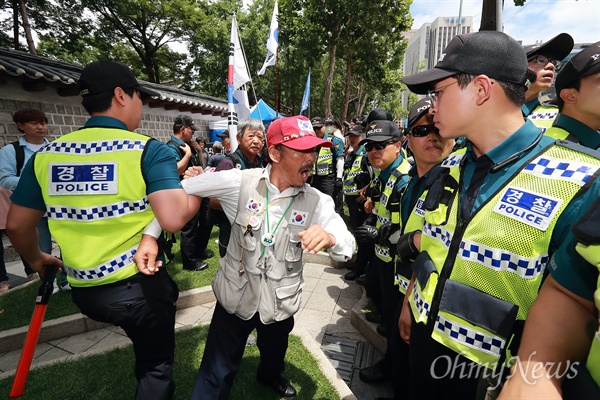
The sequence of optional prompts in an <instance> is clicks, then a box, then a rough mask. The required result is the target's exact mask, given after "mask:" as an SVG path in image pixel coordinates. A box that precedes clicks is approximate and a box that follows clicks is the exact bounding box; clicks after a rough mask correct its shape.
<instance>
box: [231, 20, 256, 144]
mask: <svg viewBox="0 0 600 400" xmlns="http://www.w3.org/2000/svg"><path fill="white" fill-rule="evenodd" d="M249 81H250V75H249V74H248V67H247V66H246V59H245V58H244V52H243V51H242V46H241V44H240V38H239V36H238V27H237V20H236V18H235V14H234V15H233V17H232V20H231V42H230V44H229V69H228V73H227V102H228V106H229V107H228V108H229V112H228V114H227V121H228V123H227V125H228V129H229V138H230V140H231V151H232V152H233V151H235V149H236V148H237V145H238V144H237V138H236V134H237V123H238V119H242V118H247V117H248V116H250V103H249V102H248V92H247V91H246V83H247V82H249Z"/></svg>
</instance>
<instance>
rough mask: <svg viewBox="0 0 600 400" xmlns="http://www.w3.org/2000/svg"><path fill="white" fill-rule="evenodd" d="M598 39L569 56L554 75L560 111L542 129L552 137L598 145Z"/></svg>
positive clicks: (599, 117)
mask: <svg viewBox="0 0 600 400" xmlns="http://www.w3.org/2000/svg"><path fill="white" fill-rule="evenodd" d="M599 79H600V42H596V43H594V44H592V45H590V46H588V47H586V48H585V49H583V50H582V51H580V52H579V53H577V54H576V55H575V56H573V57H572V58H571V59H570V60H569V61H568V62H567V63H566V64H565V66H564V67H563V68H562V69H561V71H560V72H559V73H558V76H557V77H556V92H557V95H558V110H559V112H560V114H558V117H557V118H556V120H555V121H554V123H553V124H552V127H551V128H549V129H548V130H547V131H546V135H548V136H550V137H553V138H555V139H561V140H570V141H573V142H575V143H579V144H581V145H583V146H585V147H589V148H592V149H600V134H598V130H599V129H600V102H599V101H598V99H599V98H600V89H599V88H600V85H598V80H599Z"/></svg>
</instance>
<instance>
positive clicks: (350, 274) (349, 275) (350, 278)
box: [344, 269, 364, 281]
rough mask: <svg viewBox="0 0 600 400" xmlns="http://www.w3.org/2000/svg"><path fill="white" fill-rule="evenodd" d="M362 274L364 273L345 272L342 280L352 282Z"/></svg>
mask: <svg viewBox="0 0 600 400" xmlns="http://www.w3.org/2000/svg"><path fill="white" fill-rule="evenodd" d="M362 274H364V271H359V270H358V271H357V270H356V269H353V270H352V271H350V272H346V275H344V279H346V280H347V281H353V280H355V279H356V278H358V277H359V276H361V275H362Z"/></svg>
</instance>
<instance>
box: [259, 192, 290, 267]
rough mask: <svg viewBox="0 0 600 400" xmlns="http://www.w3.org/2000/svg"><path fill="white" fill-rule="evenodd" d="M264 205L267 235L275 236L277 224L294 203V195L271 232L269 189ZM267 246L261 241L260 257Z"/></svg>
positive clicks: (279, 223)
mask: <svg viewBox="0 0 600 400" xmlns="http://www.w3.org/2000/svg"><path fill="white" fill-rule="evenodd" d="M266 192H267V193H266V196H265V199H266V203H267V204H266V207H265V213H266V214H267V215H266V219H267V235H272V237H275V232H277V229H278V228H279V225H281V221H283V219H284V218H285V216H286V214H287V212H288V211H289V209H290V207H291V206H292V204H294V200H296V196H293V197H292V201H290V204H288V206H287V208H286V209H285V211H284V212H283V214H282V215H281V218H279V221H278V222H277V225H275V229H273V232H271V229H270V224H269V189H267V190H266ZM266 247H267V246H265V244H264V243H263V248H262V251H261V252H260V256H261V257H262V256H263V255H264V254H265V249H266Z"/></svg>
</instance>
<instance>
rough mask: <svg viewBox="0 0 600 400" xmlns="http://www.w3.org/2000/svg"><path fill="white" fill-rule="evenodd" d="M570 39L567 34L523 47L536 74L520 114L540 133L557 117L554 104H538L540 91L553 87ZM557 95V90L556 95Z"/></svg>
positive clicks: (571, 39)
mask: <svg viewBox="0 0 600 400" xmlns="http://www.w3.org/2000/svg"><path fill="white" fill-rule="evenodd" d="M573 44H574V42H573V38H572V37H571V35H569V34H568V33H561V34H559V35H557V36H555V37H553V38H552V39H550V40H548V41H547V42H546V43H544V44H534V45H528V46H524V49H525V52H526V53H527V61H528V62H529V68H530V70H532V71H533V72H534V73H535V80H534V81H533V82H532V83H531V85H530V86H529V88H528V89H527V91H526V92H525V104H523V107H522V110H523V114H524V115H525V116H526V117H527V118H529V119H530V120H531V121H532V122H533V123H534V124H535V126H537V127H538V128H539V129H540V131H541V132H545V131H546V129H548V128H550V126H552V122H553V121H554V119H555V118H556V115H557V114H558V109H557V108H556V104H549V103H544V104H543V103H541V102H540V98H539V97H540V95H541V94H542V92H544V91H547V90H549V89H551V88H552V83H553V82H554V78H555V76H556V71H557V70H559V68H560V66H561V61H562V60H563V59H564V58H565V57H566V56H568V55H569V52H570V51H571V50H572V49H573ZM556 94H557V96H558V91H557V92H556Z"/></svg>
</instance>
